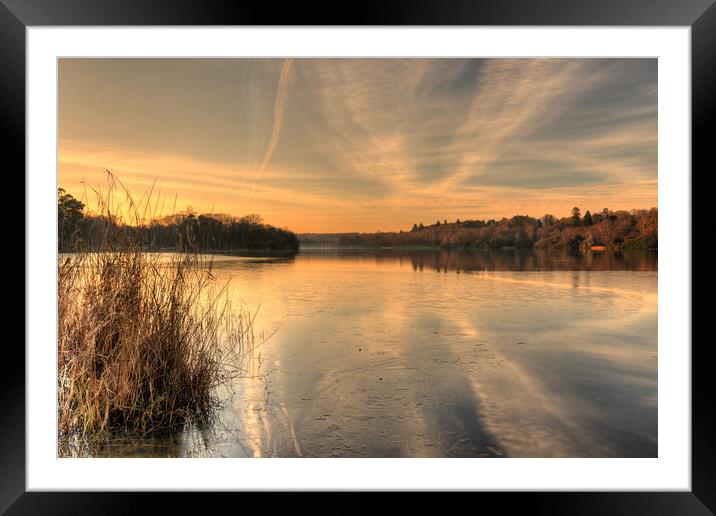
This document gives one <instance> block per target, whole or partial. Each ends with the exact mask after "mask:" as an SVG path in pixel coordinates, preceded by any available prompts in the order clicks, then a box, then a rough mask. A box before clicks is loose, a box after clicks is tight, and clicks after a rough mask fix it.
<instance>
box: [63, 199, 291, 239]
mask: <svg viewBox="0 0 716 516" xmlns="http://www.w3.org/2000/svg"><path fill="white" fill-rule="evenodd" d="M57 193H58V206H57V227H58V245H59V250H60V252H71V251H82V250H99V249H102V248H106V247H107V246H108V245H109V246H110V248H111V245H112V244H113V242H118V241H119V239H122V238H132V240H133V241H135V242H138V243H140V244H141V245H144V246H146V247H147V249H148V250H169V249H171V250H177V251H187V250H194V251H198V250H202V251H227V252H230V251H239V250H257V251H297V250H298V246H299V242H298V238H297V237H296V235H295V234H294V233H292V232H291V231H288V230H286V229H279V228H276V227H273V226H271V225H269V224H265V223H264V222H263V221H262V219H261V217H260V216H259V215H247V216H245V217H233V216H230V215H222V214H210V215H209V214H197V213H194V212H193V211H191V210H188V211H186V212H182V213H174V214H172V215H166V216H163V217H157V218H154V219H152V220H151V221H150V222H148V223H147V224H137V225H127V224H123V223H121V222H119V221H117V220H115V219H114V218H113V217H111V216H107V215H93V214H91V213H88V212H87V210H86V207H85V205H84V203H82V202H81V201H79V200H78V199H76V198H74V197H73V196H72V195H70V194H69V193H67V192H66V191H65V190H64V189H62V188H60V189H58V192H57ZM108 235H109V237H108Z"/></svg>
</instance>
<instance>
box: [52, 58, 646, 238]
mask: <svg viewBox="0 0 716 516" xmlns="http://www.w3.org/2000/svg"><path fill="white" fill-rule="evenodd" d="M105 169H108V170H111V171H112V172H113V173H114V174H115V175H116V176H117V177H119V178H120V179H121V181H122V183H123V184H124V185H126V186H127V187H128V188H129V190H131V191H132V192H133V193H136V194H142V193H144V192H147V191H148V190H149V189H150V188H151V187H152V185H153V184H154V185H155V186H154V189H155V192H161V193H160V195H161V196H164V197H165V198H166V199H167V201H166V207H165V208H164V209H163V211H164V214H167V213H169V212H171V211H172V209H176V210H177V211H178V210H184V209H186V208H187V207H191V208H192V209H194V210H195V211H197V212H200V213H209V212H211V213H226V214H231V215H237V216H240V215H245V214H249V213H258V214H260V215H261V216H262V217H263V219H264V220H265V221H266V222H268V223H270V224H272V225H275V226H279V227H285V228H289V229H291V230H292V231H295V232H299V233H300V232H318V233H320V232H348V231H360V232H372V231H397V230H401V229H402V230H409V229H410V227H411V226H412V225H413V224H414V223H416V222H419V221H425V222H426V223H428V222H434V221H435V220H441V221H442V220H443V219H447V220H449V221H453V220H455V219H463V220H464V219H490V218H495V219H500V218H502V217H510V216H512V215H515V214H529V215H532V216H541V215H543V214H545V213H551V214H554V215H556V216H566V215H568V214H569V213H570V210H571V209H572V207H573V206H579V207H581V208H582V209H583V210H584V209H591V210H593V211H600V210H601V209H603V208H605V207H608V208H610V209H612V210H620V209H625V210H629V209H635V208H650V207H656V206H657V61H656V60H655V59H61V60H60V61H59V141H58V185H59V186H61V187H63V188H64V189H65V190H66V191H68V192H69V193H71V194H72V195H74V196H75V197H78V198H83V199H84V200H85V201H86V202H87V204H88V207H89V208H90V209H92V208H93V204H92V197H91V196H86V195H85V184H87V185H102V184H103V183H104V174H105V172H104V170H105ZM175 199H176V201H175Z"/></svg>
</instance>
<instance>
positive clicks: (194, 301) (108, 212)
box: [57, 174, 254, 436]
mask: <svg viewBox="0 0 716 516" xmlns="http://www.w3.org/2000/svg"><path fill="white" fill-rule="evenodd" d="M108 184H109V188H108V190H107V191H106V192H104V193H102V192H98V191H96V192H95V194H96V195H97V196H98V198H99V200H98V204H99V206H100V212H101V214H102V220H104V223H103V224H104V227H99V228H97V230H98V231H100V232H102V239H101V242H102V245H101V247H100V249H93V250H91V251H89V250H79V251H78V252H76V253H71V254H65V255H61V256H60V258H59V264H58V315H59V328H58V330H59V332H58V335H59V339H58V340H59V342H58V355H57V356H58V421H59V430H60V432H61V433H75V432H76V433H79V434H81V435H85V436H87V435H98V434H102V433H106V432H115V431H122V432H125V431H126V432H137V433H142V434H147V433H152V432H165V431H171V430H172V429H174V428H176V427H178V426H180V425H183V424H185V423H187V422H191V421H200V420H202V419H205V418H207V417H208V416H209V415H210V413H211V411H212V409H213V408H214V407H215V406H216V405H217V404H218V403H219V401H220V400H219V399H218V395H217V392H218V388H219V387H221V386H228V385H230V383H231V380H232V379H233V378H234V377H236V376H240V375H242V374H245V367H244V366H245V359H246V356H247V354H249V353H250V351H251V350H252V349H253V348H254V334H253V324H252V322H253V320H252V319H251V318H250V317H246V316H241V315H236V314H234V313H232V310H231V306H230V305H229V301H228V297H227V296H226V286H225V285H224V286H223V287H222V286H220V285H217V284H216V281H215V280H214V277H213V275H212V272H211V265H212V264H211V260H209V259H207V258H205V257H204V256H203V255H201V254H199V253H197V252H181V253H173V254H170V255H166V254H165V255H159V254H152V253H147V252H145V247H146V245H145V243H143V242H140V241H137V239H136V238H134V237H133V235H132V233H131V232H130V231H129V230H128V229H127V228H128V227H129V222H131V223H132V224H133V225H137V224H138V223H141V220H144V219H145V218H146V216H147V210H149V209H150V206H151V202H150V198H151V195H148V196H146V198H143V199H144V201H142V202H140V203H139V204H135V203H134V201H133V200H132V197H131V196H130V195H129V193H128V192H127V191H126V190H124V193H122V190H121V189H120V188H123V187H122V186H121V183H120V182H119V181H118V180H117V179H116V178H114V177H113V176H112V175H111V174H108ZM119 196H122V197H124V199H123V200H122V202H119V201H118V200H117V198H118V197H119ZM127 216H129V217H131V219H132V220H129V221H126V220H125V219H126V218H127ZM125 221H126V222H128V224H125Z"/></svg>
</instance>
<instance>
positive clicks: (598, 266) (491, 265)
mask: <svg viewBox="0 0 716 516" xmlns="http://www.w3.org/2000/svg"><path fill="white" fill-rule="evenodd" d="M408 256H409V259H410V262H411V265H412V268H413V270H414V271H416V272H417V271H420V272H422V271H423V270H425V269H427V270H435V271H438V272H448V271H456V272H460V271H560V270H565V271H569V270H596V271H599V270H605V271H606V270H644V271H655V270H657V255H656V253H654V252H648V251H635V252H624V253H619V254H615V253H596V252H585V253H567V252H558V253H555V252H549V251H519V250H517V251H475V252H469V251H445V250H440V251H433V252H422V253H419V252H413V253H410V254H409V255H408ZM386 259H391V258H390V257H386V256H383V257H382V258H381V260H386ZM392 259H393V260H398V257H396V256H393V258H392Z"/></svg>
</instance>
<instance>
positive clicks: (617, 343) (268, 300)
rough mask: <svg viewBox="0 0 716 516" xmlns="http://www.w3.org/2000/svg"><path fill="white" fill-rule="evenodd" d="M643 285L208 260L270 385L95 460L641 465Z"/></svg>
mask: <svg viewBox="0 0 716 516" xmlns="http://www.w3.org/2000/svg"><path fill="white" fill-rule="evenodd" d="M436 271H437V272H438V274H436V273H435V272H436ZM656 271H657V257H656V254H653V253H642V254H631V255H630V254H623V255H619V256H614V255H609V254H606V253H599V254H597V253H589V254H587V255H581V256H573V255H550V254H548V253H523V252H518V251H513V252H497V253H494V252H493V253H455V252H452V253H451V252H446V251H440V252H434V251H420V252H404V251H361V250H335V249H334V250H325V249H323V250H310V249H308V250H303V251H302V252H301V253H300V254H298V255H297V256H295V257H279V258H275V257H256V256H254V257H235V256H217V257H215V261H214V274H215V275H216V277H217V279H218V280H219V281H230V285H231V292H232V296H233V297H234V299H235V301H236V303H235V304H236V305H237V306H238V305H242V306H245V307H246V308H247V309H249V310H251V309H253V308H255V307H257V306H259V304H260V306H261V308H260V311H259V316H258V319H257V324H258V325H259V326H260V327H261V328H262V329H263V330H264V331H265V332H266V333H267V334H268V333H271V332H273V331H276V333H275V334H274V335H273V337H271V339H270V340H269V342H267V343H266V344H265V345H264V346H263V347H262V348H261V369H262V374H263V375H265V378H267V381H266V382H265V383H264V382H260V381H257V379H255V378H249V379H244V380H240V381H238V382H237V385H236V386H235V387H236V395H235V397H234V398H233V399H232V400H231V402H230V403H228V404H227V406H226V407H225V408H224V409H223V410H222V411H221V412H219V413H218V414H217V420H216V421H215V422H214V424H212V425H210V426H209V427H207V428H203V429H197V428H189V429H186V431H184V432H183V433H181V434H179V435H177V436H174V437H172V438H171V439H167V440H165V441H144V442H141V443H134V444H131V443H130V444H127V443H110V446H109V447H107V448H106V449H105V450H104V451H99V452H94V453H93V454H95V455H111V454H117V450H121V453H119V455H129V456H132V455H142V456H146V455H157V456H220V457H221V456H227V457H247V456H254V457H258V456H262V457H266V456H269V457H271V456H278V457H495V456H496V457H499V456H511V457H564V456H571V457H654V456H656V454H657V272H656ZM458 272H459V273H460V274H457V273H458ZM428 273H429V274H428ZM448 273H449V274H448ZM120 444H121V445H122V447H121V448H120V447H119V445H120Z"/></svg>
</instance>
